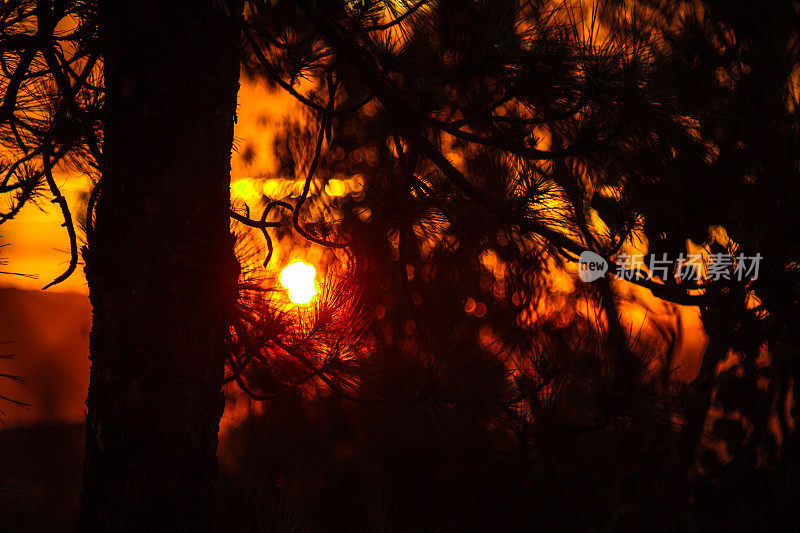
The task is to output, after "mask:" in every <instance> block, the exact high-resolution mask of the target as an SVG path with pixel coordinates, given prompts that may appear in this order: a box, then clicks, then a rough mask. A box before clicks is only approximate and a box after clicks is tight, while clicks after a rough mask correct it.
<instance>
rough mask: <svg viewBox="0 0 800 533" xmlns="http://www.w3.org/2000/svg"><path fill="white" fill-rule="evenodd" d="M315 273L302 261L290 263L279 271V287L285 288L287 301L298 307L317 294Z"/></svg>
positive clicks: (312, 268) (311, 267)
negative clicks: (287, 296) (287, 295)
mask: <svg viewBox="0 0 800 533" xmlns="http://www.w3.org/2000/svg"><path fill="white" fill-rule="evenodd" d="M316 274H317V271H316V270H315V269H314V267H313V266H311V265H309V264H308V263H303V262H302V261H296V262H294V263H290V264H289V265H287V266H286V267H285V268H284V269H283V270H282V271H281V285H283V286H284V287H285V288H286V291H287V292H288V294H289V300H291V301H292V303H296V304H298V305H303V304H307V303H308V302H310V301H311V300H313V299H314V296H316V294H317V283H316V281H315V277H316Z"/></svg>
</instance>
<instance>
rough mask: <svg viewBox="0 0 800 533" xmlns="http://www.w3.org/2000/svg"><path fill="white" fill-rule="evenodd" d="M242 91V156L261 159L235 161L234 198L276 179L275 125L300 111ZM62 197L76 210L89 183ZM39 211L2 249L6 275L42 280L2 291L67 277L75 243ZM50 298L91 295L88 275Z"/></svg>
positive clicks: (268, 95)
mask: <svg viewBox="0 0 800 533" xmlns="http://www.w3.org/2000/svg"><path fill="white" fill-rule="evenodd" d="M241 83H242V86H241V89H240V90H239V108H238V122H237V124H236V126H235V129H234V135H235V138H236V143H235V145H236V147H237V149H238V151H239V152H241V151H243V149H244V148H245V146H247V145H249V147H250V148H251V149H252V152H253V153H254V154H255V156H254V157H253V158H252V159H251V160H250V161H249V162H245V161H244V159H243V158H242V157H241V156H240V155H239V153H236V152H235V153H234V154H233V157H232V158H231V167H232V169H231V180H232V182H233V184H234V186H233V190H234V193H236V192H242V191H243V190H244V191H246V190H247V188H246V187H237V186H236V184H237V181H239V182H240V184H242V185H244V184H246V183H247V178H253V177H260V176H264V175H273V174H274V172H275V170H276V168H275V166H276V161H275V159H274V156H273V152H272V143H273V137H274V128H273V127H271V125H270V124H273V123H275V122H277V121H280V120H283V119H284V118H285V117H287V116H289V115H290V114H291V113H292V112H293V111H296V110H297V106H298V105H299V104H297V103H296V102H295V100H294V99H293V98H291V97H289V96H287V95H285V94H284V93H282V92H279V93H276V92H271V91H269V90H268V89H267V88H266V87H264V85H263V84H257V83H253V82H248V81H247V80H244V79H243V80H242V82H241ZM59 182H60V184H61V185H62V189H61V190H62V192H63V193H64V196H65V197H66V198H67V200H68V201H69V203H70V206H71V207H72V209H73V218H75V216H74V215H75V212H76V206H78V205H79V201H80V195H81V193H82V192H84V191H86V189H87V184H88V180H87V179H86V178H85V177H83V176H80V175H70V176H68V175H66V174H64V173H62V174H61V176H59ZM40 207H41V209H40V208H37V206H32V205H29V206H26V207H25V208H24V209H23V210H22V211H21V213H20V214H19V215H18V216H17V217H16V218H15V219H14V220H11V221H9V222H7V223H5V224H3V225H2V226H0V244H4V243H8V246H6V247H5V248H3V253H4V255H5V256H6V257H7V259H8V265H7V267H5V270H8V271H10V272H22V273H25V274H35V275H37V276H38V278H37V279H29V278H23V277H17V276H5V275H0V287H17V288H21V289H30V290H38V289H41V288H42V287H43V286H44V285H46V284H47V283H49V282H50V281H51V280H53V279H54V278H55V277H56V276H58V275H59V274H61V272H63V271H64V269H65V268H66V265H67V263H68V261H69V256H68V253H67V251H68V250H69V241H68V240H67V234H66V231H65V230H64V228H62V227H61V222H62V221H61V219H60V213H59V212H58V209H57V207H56V206H53V205H52V204H50V203H49V202H48V201H44V202H42V203H41V206H40ZM48 291H49V292H79V293H82V294H87V293H88V288H87V286H86V279H85V277H84V275H83V269H82V268H78V270H77V271H76V272H75V273H74V274H73V275H72V276H71V277H70V278H69V279H67V280H66V281H64V282H63V283H61V284H59V285H56V286H54V287H51V288H50V289H48Z"/></svg>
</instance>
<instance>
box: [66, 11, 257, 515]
mask: <svg viewBox="0 0 800 533" xmlns="http://www.w3.org/2000/svg"><path fill="white" fill-rule="evenodd" d="M100 9H101V20H102V24H103V42H104V46H105V50H104V60H105V65H104V69H105V80H106V95H107V107H106V110H105V117H104V119H105V126H104V150H103V151H104V163H103V177H102V181H101V185H100V187H101V189H100V195H99V198H98V201H97V206H96V224H95V229H94V232H93V233H92V235H90V239H89V247H88V249H87V250H85V251H84V257H85V261H86V276H87V279H88V282H89V289H90V300H91V303H92V307H93V325H92V332H91V338H90V353H91V355H90V358H91V378H90V385H89V394H88V398H87V401H86V405H87V415H86V422H87V427H86V457H85V464H84V488H83V496H82V509H81V517H80V524H79V525H80V528H81V529H82V530H85V531H97V530H100V531H109V530H140V531H151V530H158V531H161V530H170V531H187V530H192V531H194V530H198V529H199V530H204V529H208V528H209V527H210V526H209V524H210V518H211V517H210V514H211V510H212V509H213V503H212V491H213V486H214V482H215V480H216V476H217V457H216V450H217V432H218V428H219V420H220V417H221V415H222V411H223V407H224V402H223V397H222V392H221V384H222V379H223V372H224V342H225V333H226V327H227V326H226V319H227V313H228V312H229V310H230V309H231V307H232V305H233V302H234V298H235V294H236V280H237V275H238V274H237V272H238V270H237V264H236V261H235V259H234V256H233V239H232V237H231V235H230V231H229V218H228V207H229V184H230V152H231V146H232V141H233V122H234V117H235V109H236V93H237V90H238V75H239V67H238V59H239V55H238V45H239V35H240V34H239V31H240V28H239V18H240V17H239V14H240V10H241V5H240V2H237V1H224V0H183V1H170V2H164V1H163V0H144V1H142V0H137V1H133V0H114V1H113V2H112V1H110V0H107V1H105V0H101V2H100Z"/></svg>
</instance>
